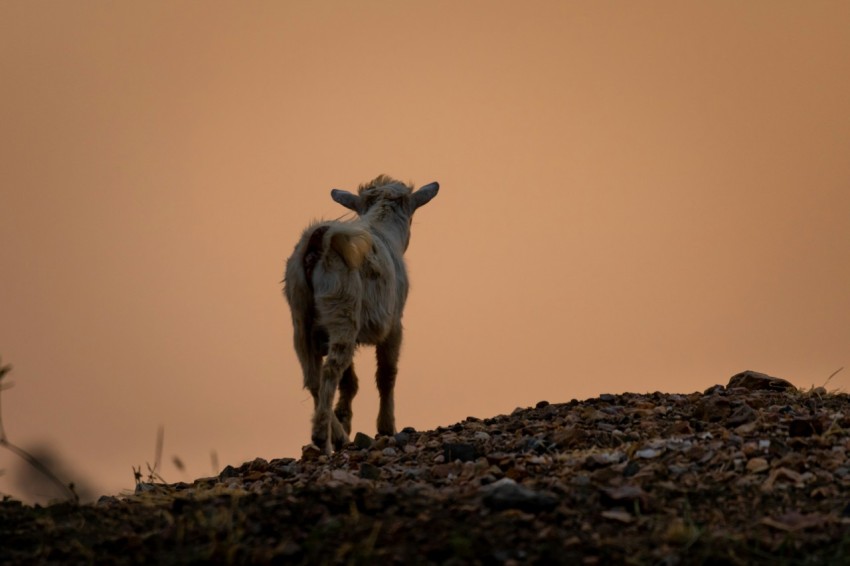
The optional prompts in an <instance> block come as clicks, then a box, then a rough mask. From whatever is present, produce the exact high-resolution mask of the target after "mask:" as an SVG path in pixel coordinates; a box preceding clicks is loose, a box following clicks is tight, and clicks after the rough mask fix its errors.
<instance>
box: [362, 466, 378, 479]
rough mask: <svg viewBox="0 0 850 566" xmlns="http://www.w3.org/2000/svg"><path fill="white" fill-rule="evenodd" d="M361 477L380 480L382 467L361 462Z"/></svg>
mask: <svg viewBox="0 0 850 566" xmlns="http://www.w3.org/2000/svg"><path fill="white" fill-rule="evenodd" d="M359 474H360V477H361V478H363V479H366V480H378V479H381V468H379V467H378V466H373V465H372V464H369V463H368V462H363V463H362V464H360V472H359Z"/></svg>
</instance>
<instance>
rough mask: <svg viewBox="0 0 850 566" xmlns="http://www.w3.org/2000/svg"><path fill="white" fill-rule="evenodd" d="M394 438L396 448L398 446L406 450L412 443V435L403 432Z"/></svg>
mask: <svg viewBox="0 0 850 566" xmlns="http://www.w3.org/2000/svg"><path fill="white" fill-rule="evenodd" d="M393 438H394V439H395V443H396V446H398V447H399V448H404V447H405V446H406V445H407V443H408V442H410V433H409V432H404V431H401V432H399V433H396V435H395V436H394V437H393Z"/></svg>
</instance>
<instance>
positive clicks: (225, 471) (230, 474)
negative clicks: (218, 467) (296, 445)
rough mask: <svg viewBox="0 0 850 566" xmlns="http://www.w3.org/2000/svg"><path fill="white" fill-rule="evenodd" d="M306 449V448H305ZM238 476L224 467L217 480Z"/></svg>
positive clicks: (233, 470) (233, 469)
mask: <svg viewBox="0 0 850 566" xmlns="http://www.w3.org/2000/svg"><path fill="white" fill-rule="evenodd" d="M305 449H306V447H305ZM238 475H239V472H238V471H237V470H236V468H234V467H233V466H230V465H228V466H225V467H224V469H223V470H222V471H221V473H220V474H218V478H219V479H220V480H226V479H227V478H233V477H236V476H238Z"/></svg>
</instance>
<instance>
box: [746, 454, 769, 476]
mask: <svg viewBox="0 0 850 566" xmlns="http://www.w3.org/2000/svg"><path fill="white" fill-rule="evenodd" d="M768 468H770V464H769V463H768V461H767V460H766V459H764V458H760V457H756V458H750V459H749V460H748V461H747V471H748V472H750V473H752V474H757V473H759V472H763V471H765V470H767V469H768Z"/></svg>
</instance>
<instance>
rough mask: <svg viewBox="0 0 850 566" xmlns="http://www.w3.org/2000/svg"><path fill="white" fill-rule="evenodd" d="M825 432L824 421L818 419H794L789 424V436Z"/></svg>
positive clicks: (803, 435) (804, 435) (805, 435)
mask: <svg viewBox="0 0 850 566" xmlns="http://www.w3.org/2000/svg"><path fill="white" fill-rule="evenodd" d="M815 434H823V423H822V422H821V421H819V420H818V419H804V418H800V419H794V420H792V421H791V422H790V423H789V424H788V436H791V437H795V436H802V437H807V436H813V435H815Z"/></svg>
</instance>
